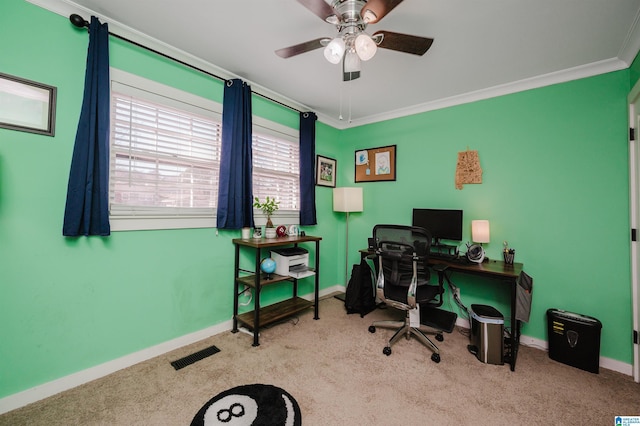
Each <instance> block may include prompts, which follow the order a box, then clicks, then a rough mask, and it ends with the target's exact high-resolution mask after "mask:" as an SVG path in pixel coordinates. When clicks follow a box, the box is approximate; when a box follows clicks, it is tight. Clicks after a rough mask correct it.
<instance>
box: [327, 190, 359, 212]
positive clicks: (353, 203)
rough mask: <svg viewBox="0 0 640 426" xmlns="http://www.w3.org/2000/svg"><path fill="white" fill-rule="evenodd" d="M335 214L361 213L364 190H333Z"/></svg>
mask: <svg viewBox="0 0 640 426" xmlns="http://www.w3.org/2000/svg"><path fill="white" fill-rule="evenodd" d="M333 211H334V212H361V211H362V188H355V187H343V188H333Z"/></svg>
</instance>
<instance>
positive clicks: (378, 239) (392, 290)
mask: <svg viewBox="0 0 640 426" xmlns="http://www.w3.org/2000/svg"><path fill="white" fill-rule="evenodd" d="M373 238H374V242H375V250H376V256H377V258H378V264H377V270H378V271H377V272H378V279H377V282H376V288H377V293H378V297H379V298H381V299H384V300H387V301H388V300H389V299H391V300H395V301H398V302H401V303H406V304H409V305H415V297H416V293H417V287H418V286H421V285H428V284H429V281H430V272H429V266H428V256H429V251H430V248H431V234H430V232H429V231H428V230H426V229H424V228H420V227H416V226H404V225H376V226H375V227H374V228H373Z"/></svg>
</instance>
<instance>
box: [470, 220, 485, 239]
mask: <svg viewBox="0 0 640 426" xmlns="http://www.w3.org/2000/svg"><path fill="white" fill-rule="evenodd" d="M471 239H472V240H473V242H475V243H488V242H489V221H488V220H472V221H471Z"/></svg>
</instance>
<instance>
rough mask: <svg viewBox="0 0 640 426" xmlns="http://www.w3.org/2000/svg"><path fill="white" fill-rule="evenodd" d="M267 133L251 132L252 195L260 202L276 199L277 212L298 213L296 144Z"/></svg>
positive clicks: (298, 190)
mask: <svg viewBox="0 0 640 426" xmlns="http://www.w3.org/2000/svg"><path fill="white" fill-rule="evenodd" d="M269 133H271V132H269ZM269 133H267V132H266V131H265V130H264V129H261V128H258V127H254V130H253V144H252V149H253V195H254V197H258V198H260V200H261V201H264V200H265V198H266V197H267V196H269V197H272V198H276V199H277V200H278V201H280V208H279V211H299V210H300V144H299V142H298V140H297V139H294V138H293V137H291V136H289V135H283V134H279V135H275V136H274V135H272V134H269Z"/></svg>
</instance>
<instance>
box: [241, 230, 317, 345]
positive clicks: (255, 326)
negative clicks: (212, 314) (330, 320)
mask: <svg viewBox="0 0 640 426" xmlns="http://www.w3.org/2000/svg"><path fill="white" fill-rule="evenodd" d="M320 240H322V238H320V237H312V236H308V235H307V236H288V237H278V238H266V239H258V238H249V239H246V240H245V239H241V238H236V239H234V240H233V244H234V245H235V267H234V271H235V272H234V274H235V276H234V280H233V294H234V297H233V329H232V330H231V332H232V333H237V332H238V323H242V324H244V325H245V326H246V327H247V328H249V329H250V330H251V331H253V346H259V345H260V340H259V339H260V337H259V333H260V327H261V326H265V325H268V324H271V323H274V322H276V321H279V320H281V319H282V318H285V317H288V316H290V315H294V314H296V313H298V312H300V311H303V310H305V309H307V308H309V307H311V306H312V305H313V306H314V315H313V319H315V320H317V319H319V317H318V301H319V292H320ZM307 242H311V243H315V261H314V264H313V267H314V269H315V271H314V277H315V284H314V302H310V301H308V300H306V299H303V298H301V297H298V279H297V278H294V277H290V276H284V275H277V274H271V276H270V277H267V275H266V274H264V273H261V272H260V262H261V260H262V255H263V252H262V251H263V249H269V250H270V249H272V248H277V247H283V246H294V247H297V246H298V244H299V243H307ZM240 248H249V249H253V250H254V251H255V262H254V269H253V270H246V269H241V268H240ZM266 254H267V256H268V255H269V253H268V252H267V253H266ZM283 281H291V282H292V283H293V292H292V296H291V298H289V299H287V300H283V301H282V302H278V303H275V304H273V305H269V306H265V307H262V306H260V291H261V290H262V287H264V286H267V285H271V284H275V283H279V282H283ZM241 284H243V285H246V286H249V287H251V288H253V289H254V309H253V311H249V312H245V313H243V314H238V307H239V303H238V297H239V296H240V294H241V292H240V285H241Z"/></svg>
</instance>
